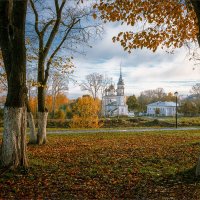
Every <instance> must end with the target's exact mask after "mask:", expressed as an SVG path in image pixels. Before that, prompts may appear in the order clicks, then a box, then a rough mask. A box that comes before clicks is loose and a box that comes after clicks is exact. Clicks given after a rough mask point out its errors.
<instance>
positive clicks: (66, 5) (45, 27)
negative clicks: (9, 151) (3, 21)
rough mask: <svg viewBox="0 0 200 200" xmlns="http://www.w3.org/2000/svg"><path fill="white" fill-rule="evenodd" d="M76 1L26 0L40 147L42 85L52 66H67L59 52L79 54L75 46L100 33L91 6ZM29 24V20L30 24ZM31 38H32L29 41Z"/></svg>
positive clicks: (44, 119) (42, 134)
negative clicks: (34, 54) (29, 11)
mask: <svg viewBox="0 0 200 200" xmlns="http://www.w3.org/2000/svg"><path fill="white" fill-rule="evenodd" d="M78 2H79V1H78V0H74V1H67V0H62V1H59V0H54V3H51V2H49V1H45V2H44V1H42V0H30V5H31V8H32V11H33V12H32V14H33V15H34V17H35V22H34V26H33V27H34V29H35V33H36V37H37V41H36V46H37V47H36V48H35V49H38V51H37V62H38V65H37V67H38V70H37V72H38V75H37V79H38V80H37V81H38V134H37V143H38V144H44V143H46V141H47V138H46V124H47V116H48V110H47V108H46V104H45V97H46V85H47V81H48V78H49V74H50V69H51V68H52V66H57V65H61V64H60V63H62V66H64V65H65V66H67V68H70V66H71V56H69V57H67V56H63V51H62V50H63V49H66V50H67V53H68V55H69V54H70V53H71V52H79V51H78V48H77V47H80V46H81V45H88V40H89V39H90V38H91V37H96V36H97V35H98V34H99V33H100V32H101V29H102V28H101V26H100V24H99V23H98V22H97V21H96V23H95V22H94V21H92V20H89V19H91V18H92V16H93V15H94V14H95V12H96V10H95V9H93V7H92V6H91V5H90V6H85V5H79V4H78ZM31 22H32V21H30V23H31ZM34 38H35V35H34V37H33V38H32V39H34Z"/></svg>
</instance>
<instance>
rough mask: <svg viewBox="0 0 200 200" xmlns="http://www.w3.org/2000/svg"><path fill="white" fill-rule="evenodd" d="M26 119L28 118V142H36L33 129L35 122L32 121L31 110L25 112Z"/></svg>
mask: <svg viewBox="0 0 200 200" xmlns="http://www.w3.org/2000/svg"><path fill="white" fill-rule="evenodd" d="M27 119H28V125H29V129H30V139H29V144H36V142H37V135H36V131H35V122H34V118H33V114H32V113H31V112H27Z"/></svg>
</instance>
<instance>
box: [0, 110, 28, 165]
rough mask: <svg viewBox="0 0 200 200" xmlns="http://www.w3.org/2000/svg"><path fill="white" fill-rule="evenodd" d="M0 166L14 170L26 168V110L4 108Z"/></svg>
mask: <svg viewBox="0 0 200 200" xmlns="http://www.w3.org/2000/svg"><path fill="white" fill-rule="evenodd" d="M1 164H2V166H4V167H8V166H9V167H11V168H13V169H14V168H16V167H17V166H19V165H22V166H24V167H26V166H27V158H26V110H25V107H24V108H10V107H5V108H4V132H3V142H2V151H1Z"/></svg>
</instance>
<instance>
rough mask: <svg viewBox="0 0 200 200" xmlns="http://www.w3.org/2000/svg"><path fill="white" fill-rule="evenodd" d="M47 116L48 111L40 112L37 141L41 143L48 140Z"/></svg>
mask: <svg viewBox="0 0 200 200" xmlns="http://www.w3.org/2000/svg"><path fill="white" fill-rule="evenodd" d="M47 117H48V112H38V134H37V143H38V144H39V145H41V144H45V143H46V142H47V132H46V126H47Z"/></svg>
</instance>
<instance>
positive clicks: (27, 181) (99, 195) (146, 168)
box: [0, 131, 200, 199]
mask: <svg viewBox="0 0 200 200" xmlns="http://www.w3.org/2000/svg"><path fill="white" fill-rule="evenodd" d="M199 140H200V132H195V131H191V132H190V133H188V132H184V131H179V132H177V133H174V132H173V134H172V133H171V132H169V133H165V134H160V133H158V132H157V133H141V134H135V133H116V134H114V133H110V134H105V133H98V134H79V135H66V136H65V135H59V136H52V135H50V136H49V143H48V144H47V145H45V146H34V145H33V146H28V152H29V158H30V163H31V167H30V169H29V171H28V173H22V171H17V172H14V173H13V172H8V173H6V174H4V175H3V176H0V189H1V193H0V199H162V198H163V199H164V198H174V199H181V198H183V199H197V197H198V194H199V191H200V190H199V186H200V184H199V182H198V180H197V179H195V177H194V170H193V169H192V168H193V167H194V166H195V164H196V162H197V158H198V156H199V151H200V147H199V145H198V144H197V141H199Z"/></svg>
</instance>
